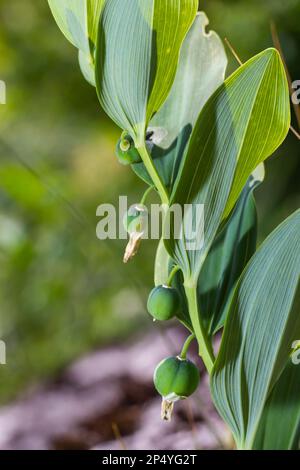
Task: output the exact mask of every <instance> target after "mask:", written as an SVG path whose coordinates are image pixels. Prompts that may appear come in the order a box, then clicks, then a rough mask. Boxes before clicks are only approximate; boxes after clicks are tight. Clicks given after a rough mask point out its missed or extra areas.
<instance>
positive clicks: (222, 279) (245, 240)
mask: <svg viewBox="0 0 300 470" xmlns="http://www.w3.org/2000/svg"><path fill="white" fill-rule="evenodd" d="M263 179H264V168H263V164H261V165H260V167H259V168H258V169H257V170H256V171H255V172H254V173H253V175H251V177H250V178H249V180H248V182H247V184H246V186H245V188H244V190H243V192H242V194H241V196H240V198H239V201H238V203H237V205H236V207H235V209H234V211H233V213H232V215H231V217H230V219H229V221H228V222H227V223H226V225H225V227H224V228H223V229H222V231H221V233H220V234H219V235H218V236H217V237H216V239H215V240H214V242H213V244H212V247H211V249H210V251H209V253H208V255H207V258H206V260H205V261H204V264H203V268H202V270H201V272H200V276H199V280H198V298H199V306H200V314H201V317H202V322H203V325H204V328H205V330H206V331H207V333H208V334H209V335H212V334H213V333H215V332H216V331H217V330H219V329H220V328H221V327H222V326H223V324H224V320H225V314H226V307H227V304H228V301H229V298H230V295H231V293H232V291H233V289H234V286H235V284H236V282H237V281H238V279H239V277H240V275H241V274H242V271H243V269H244V267H245V266H246V264H247V263H248V261H249V259H250V258H251V257H252V255H253V254H254V253H255V250H256V241H257V213H256V205H255V200H254V196H253V191H254V189H255V188H256V187H257V186H258V185H259V184H260V183H261V182H262V181H263Z"/></svg>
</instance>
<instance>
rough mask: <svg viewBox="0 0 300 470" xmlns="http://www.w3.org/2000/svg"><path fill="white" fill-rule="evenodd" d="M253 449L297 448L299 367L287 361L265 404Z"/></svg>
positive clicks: (299, 437) (299, 431)
mask: <svg viewBox="0 0 300 470" xmlns="http://www.w3.org/2000/svg"><path fill="white" fill-rule="evenodd" d="M253 448H254V449H258V450H287V449H290V450H299V449H300V367H299V365H298V364H293V363H292V362H291V360H289V363H288V365H287V366H286V368H285V370H284V372H283V373H282V375H281V376H280V378H279V380H278V382H277V383H276V385H275V387H274V389H273V390H272V393H271V395H270V397H269V399H268V401H267V403H266V406H265V409H264V411H263V415H262V419H261V422H260V423H259V427H258V430H257V433H256V436H255V442H254V446H253Z"/></svg>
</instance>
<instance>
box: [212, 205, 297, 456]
mask: <svg viewBox="0 0 300 470" xmlns="http://www.w3.org/2000/svg"><path fill="white" fill-rule="evenodd" d="M299 275H300V210H298V211H297V212H295V213H294V214H293V215H292V216H291V217H289V218H288V219H287V220H285V221H284V222H283V223H282V224H281V225H280V226H279V227H278V228H277V229H276V230H275V231H274V232H273V233H272V234H271V235H270V236H269V237H268V238H267V240H266V241H265V242H264V243H263V245H262V246H261V247H260V249H259V250H258V251H257V252H256V254H255V255H254V256H253V258H252V259H251V261H250V263H249V264H248V266H247V268H246V270H245V271H244V273H243V275H242V277H241V279H240V280H239V283H238V285H237V288H236V290H235V292H234V296H233V298H232V301H231V305H230V310H229V313H228V316H227V320H226V324H225V330H224V334H223V338H222V344H221V349H220V352H219V355H218V357H217V360H216V363H215V365H214V369H213V375H212V380H211V387H212V394H213V399H214V402H215V405H216V407H217V408H218V410H219V413H220V414H221V416H222V417H223V419H224V420H225V421H226V422H227V423H228V425H229V426H230V428H231V430H232V432H233V434H234V436H235V439H236V442H237V443H238V445H239V447H240V448H251V447H252V446H253V443H254V439H255V434H256V431H257V428H258V426H259V422H260V420H261V418H262V414H263V410H264V406H265V403H266V401H267V399H268V396H269V394H270V392H271V391H272V388H273V386H274V385H275V383H276V381H277V380H278V378H279V376H280V374H281V372H282V370H283V369H284V367H285V365H286V363H287V361H288V358H289V355H290V352H291V345H292V342H293V340H294V339H295V337H296V338H298V337H300V316H299V308H300V295H299V294H300V284H299Z"/></svg>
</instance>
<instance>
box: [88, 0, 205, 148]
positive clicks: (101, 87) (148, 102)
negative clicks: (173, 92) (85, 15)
mask: <svg viewBox="0 0 300 470" xmlns="http://www.w3.org/2000/svg"><path fill="white" fill-rule="evenodd" d="M196 11H197V1H195V0H189V1H187V0H184V1H183V2H182V1H179V0H167V1H166V0H149V1H148V2H144V1H142V0H122V1H121V0H107V1H106V3H105V6H104V8H103V11H102V14H101V17H100V28H99V35H98V47H97V57H96V85H97V92H98V97H99V100H100V103H101V105H102V107H103V108H104V110H105V111H106V112H107V114H108V115H109V116H110V117H111V118H112V119H113V120H114V121H115V123H116V124H117V125H118V126H119V127H120V128H122V129H125V130H127V131H128V132H129V133H131V135H132V137H133V138H135V139H136V140H141V141H143V140H144V136H145V131H146V128H147V124H148V121H149V119H150V118H151V116H152V114H153V112H155V111H157V110H158V108H159V107H160V106H161V104H162V102H163V100H164V99H165V98H166V96H167V94H168V93H169V91H170V88H171V85H172V83H173V80H174V76H175V71H176V66H177V61H178V55H179V50H180V47H181V44H182V41H183V39H184V37H185V35H186V33H187V31H188V29H189V27H190V26H191V24H192V22H193V19H194V17H195V15H196ZM180 17H183V18H185V19H184V20H183V21H179V18H180ZM154 28H156V29H154ZM137 37H138V38H139V40H138V41H137ZM156 40H157V41H159V42H156ZM169 49H170V50H169Z"/></svg>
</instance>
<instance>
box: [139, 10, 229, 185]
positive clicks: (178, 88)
mask: <svg viewBox="0 0 300 470" xmlns="http://www.w3.org/2000/svg"><path fill="white" fill-rule="evenodd" d="M208 23H209V22H208V19H207V17H206V15H205V13H203V12H201V13H199V14H197V17H196V19H195V21H194V24H193V26H192V27H191V29H190V31H189V32H188V34H187V36H186V38H185V40H184V42H183V45H182V48H181V52H180V58H179V64H178V69H177V73H176V77H175V80H174V83H173V86H172V89H171V91H170V94H169V96H168V98H167V100H166V102H165V103H164V104H163V106H162V107H161V109H160V110H159V112H158V113H157V114H156V115H155V116H154V117H153V119H152V120H151V122H150V124H149V131H151V132H152V133H153V137H152V138H151V139H150V140H149V147H150V149H151V156H152V158H153V160H154V163H155V166H156V169H157V171H158V173H159V174H160V176H161V178H162V180H163V182H164V183H165V185H166V186H167V187H168V188H169V189H170V190H171V189H172V187H173V185H174V183H175V179H176V176H177V174H178V170H179V166H180V162H181V160H182V157H183V155H184V151H185V148H186V145H187V142H188V140H189V138H190V135H191V132H192V129H193V127H194V125H195V122H196V120H197V117H198V115H199V113H200V111H201V109H202V108H203V106H204V104H205V103H206V101H207V100H208V98H209V97H210V96H211V95H212V93H213V92H214V91H215V90H216V89H217V88H218V86H219V85H221V83H222V82H223V81H224V77H225V71H226V67H227V57H226V54H225V50H224V47H223V44H222V41H221V40H220V38H219V36H218V35H217V34H216V33H215V32H214V31H210V32H209V33H207V32H206V26H207V25H208ZM133 170H134V171H135V172H136V173H137V175H138V176H140V177H141V178H142V179H143V180H144V181H146V182H147V183H148V184H152V183H151V178H150V177H149V175H148V173H147V170H146V168H145V166H144V164H143V163H138V164H136V165H133Z"/></svg>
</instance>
